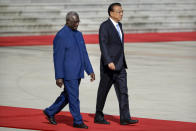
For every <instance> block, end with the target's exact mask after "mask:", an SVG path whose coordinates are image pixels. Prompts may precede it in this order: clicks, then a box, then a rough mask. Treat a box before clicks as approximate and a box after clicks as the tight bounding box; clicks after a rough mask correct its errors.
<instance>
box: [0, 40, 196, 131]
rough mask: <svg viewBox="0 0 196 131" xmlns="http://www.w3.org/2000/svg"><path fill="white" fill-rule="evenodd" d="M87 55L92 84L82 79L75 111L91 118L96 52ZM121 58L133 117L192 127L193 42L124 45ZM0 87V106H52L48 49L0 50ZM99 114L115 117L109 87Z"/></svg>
mask: <svg viewBox="0 0 196 131" xmlns="http://www.w3.org/2000/svg"><path fill="white" fill-rule="evenodd" d="M87 50H88V53H89V57H90V60H91V62H92V65H93V67H94V70H95V74H96V80H95V81H94V82H92V83H91V82H90V81H89V80H90V78H89V77H88V76H86V78H85V79H84V80H82V82H81V86H80V103H81V105H80V106H81V112H85V113H94V112H95V104H96V94H97V89H98V84H99V79H100V77H99V61H100V51H99V46H98V45H93V44H89V45H87ZM125 54H126V59H127V63H128V70H127V73H128V88H129V95H130V96H129V102H130V110H131V114H132V116H134V117H142V118H155V119H165V120H178V121H187V122H196V96H195V92H196V88H195V87H196V42H195V41H192V42H159V43H155V42H154V43H127V44H125ZM0 86H1V87H0V105H6V106H15V107H27V108H38V109H44V108H45V107H47V106H49V105H50V104H52V103H53V101H54V100H55V99H56V97H57V96H58V95H59V94H60V92H61V91H62V89H59V88H58V87H56V85H55V80H54V68H53V60H52V46H28V47H24V46H23V47H0ZM66 110H67V111H68V110H69V108H68V106H67V107H66V108H65V109H64V111H66ZM104 113H106V114H111V115H119V109H118V102H117V97H116V95H115V91H114V89H113V88H111V91H110V92H109V95H108V98H107V101H106V106H105V108H104ZM1 129H4V128H0V130H1Z"/></svg>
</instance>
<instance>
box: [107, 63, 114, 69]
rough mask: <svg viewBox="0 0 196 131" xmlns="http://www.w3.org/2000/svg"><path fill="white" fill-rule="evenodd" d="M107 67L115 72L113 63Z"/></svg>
mask: <svg viewBox="0 0 196 131" xmlns="http://www.w3.org/2000/svg"><path fill="white" fill-rule="evenodd" d="M108 67H109V69H110V70H115V65H114V63H113V62H111V63H109V64H108Z"/></svg>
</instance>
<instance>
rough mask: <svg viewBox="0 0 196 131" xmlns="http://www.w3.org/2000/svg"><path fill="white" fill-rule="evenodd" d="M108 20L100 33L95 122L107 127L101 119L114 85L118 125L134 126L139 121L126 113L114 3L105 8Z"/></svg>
mask: <svg viewBox="0 0 196 131" xmlns="http://www.w3.org/2000/svg"><path fill="white" fill-rule="evenodd" d="M108 14H109V19H108V20H107V21H105V22H103V23H102V24H101V26H100V29H99V44H100V50H101V62H100V75H101V78H100V83H99V88H98V93H97V104H96V114H95V118H94V122H95V123H98V124H110V123H109V122H108V121H107V120H105V119H104V114H103V108H104V105H105V101H106V98H107V95H108V92H109V90H110V88H111V86H112V84H114V87H115V91H116V95H117V97H118V102H119V108H120V124H121V125H127V124H135V123H138V120H133V119H131V116H130V112H129V101H128V88H127V72H126V70H125V69H126V68H127V64H126V60H125V55H124V34H123V30H122V24H121V23H120V22H119V21H120V20H121V19H122V17H123V10H122V6H121V4H120V3H113V4H111V5H110V6H109V8H108Z"/></svg>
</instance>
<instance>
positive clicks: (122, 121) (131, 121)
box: [120, 119, 139, 125]
mask: <svg viewBox="0 0 196 131" xmlns="http://www.w3.org/2000/svg"><path fill="white" fill-rule="evenodd" d="M138 122H139V120H132V119H129V120H121V121H120V124H121V125H128V124H136V123H138Z"/></svg>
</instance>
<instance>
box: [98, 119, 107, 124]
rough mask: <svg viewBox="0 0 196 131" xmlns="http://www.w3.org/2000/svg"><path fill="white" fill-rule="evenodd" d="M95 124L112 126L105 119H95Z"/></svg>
mask: <svg viewBox="0 0 196 131" xmlns="http://www.w3.org/2000/svg"><path fill="white" fill-rule="evenodd" d="M94 123H97V124H110V122H108V121H106V120H105V119H103V120H97V119H94Z"/></svg>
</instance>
